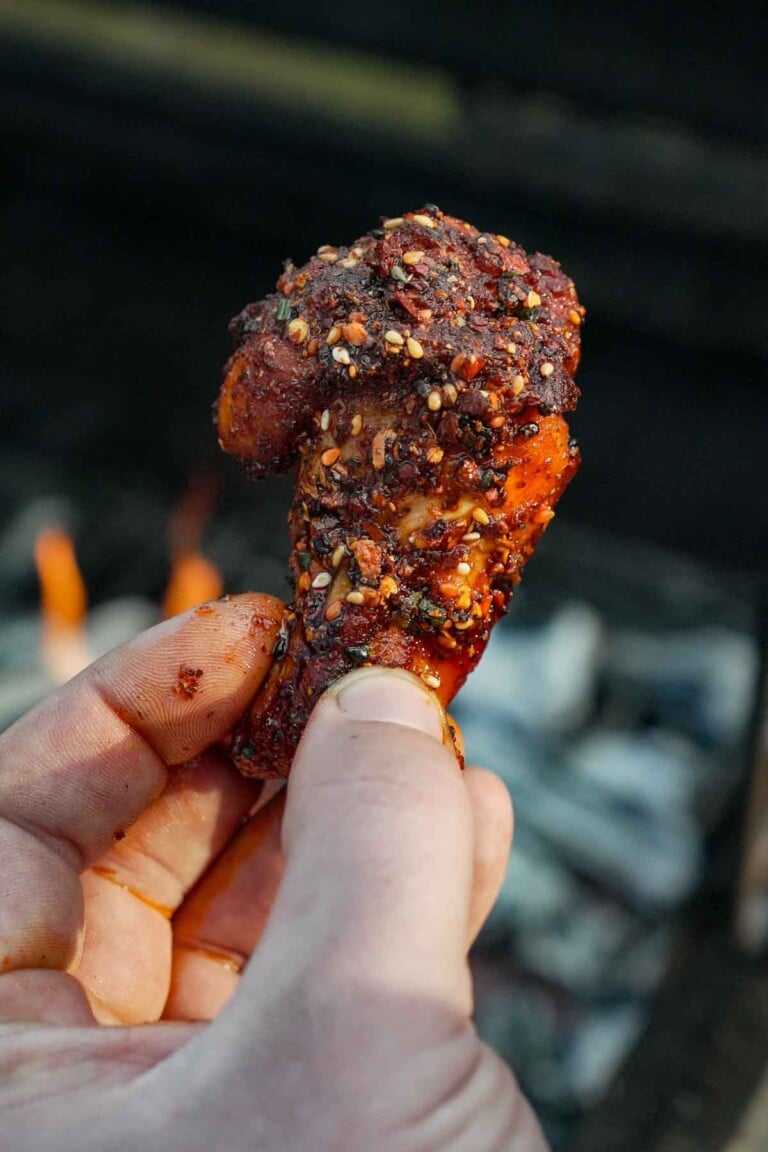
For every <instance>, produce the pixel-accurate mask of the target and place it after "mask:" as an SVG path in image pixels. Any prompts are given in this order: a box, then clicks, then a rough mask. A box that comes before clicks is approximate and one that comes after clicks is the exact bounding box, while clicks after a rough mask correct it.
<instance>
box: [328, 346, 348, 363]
mask: <svg viewBox="0 0 768 1152" xmlns="http://www.w3.org/2000/svg"><path fill="white" fill-rule="evenodd" d="M331 355H332V356H333V358H334V360H335V361H336V363H337V364H350V363H351V360H350V357H349V349H348V348H344V347H343V346H339V347H336V348H334V350H333V352H332V353H331Z"/></svg>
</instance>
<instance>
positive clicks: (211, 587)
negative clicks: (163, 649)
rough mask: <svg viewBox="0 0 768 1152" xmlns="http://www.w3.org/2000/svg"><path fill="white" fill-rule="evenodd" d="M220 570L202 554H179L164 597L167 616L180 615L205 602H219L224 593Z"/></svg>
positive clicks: (164, 613)
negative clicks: (218, 598)
mask: <svg viewBox="0 0 768 1152" xmlns="http://www.w3.org/2000/svg"><path fill="white" fill-rule="evenodd" d="M222 587H223V585H222V581H221V575H220V573H219V570H218V568H217V567H216V566H215V565H214V564H212V563H211V561H210V560H206V558H205V556H203V554H202V552H197V551H194V552H179V553H177V555H176V556H174V558H173V565H172V567H171V578H170V580H169V581H168V587H167V588H166V590H165V596H164V598H163V615H164V616H178V614H179V612H186V610H187V609H188V608H194V607H195V605H196V604H201V603H202V602H203V600H215V599H216V597H217V596H221V593H222Z"/></svg>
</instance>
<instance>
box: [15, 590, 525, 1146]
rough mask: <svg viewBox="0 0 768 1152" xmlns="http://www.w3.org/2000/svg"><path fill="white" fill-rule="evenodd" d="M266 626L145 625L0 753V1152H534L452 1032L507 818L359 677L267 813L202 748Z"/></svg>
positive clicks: (314, 727) (489, 779)
mask: <svg viewBox="0 0 768 1152" xmlns="http://www.w3.org/2000/svg"><path fill="white" fill-rule="evenodd" d="M281 612H282V608H281V606H280V605H279V604H278V603H277V602H276V601H273V600H270V599H269V598H267V597H262V596H253V595H249V596H242V597H236V598H233V599H231V600H229V601H221V602H217V603H215V604H212V605H210V606H204V607H203V608H201V609H197V610H195V611H193V612H190V613H187V614H186V615H184V616H182V617H178V618H177V619H175V620H173V621H169V622H167V623H165V624H163V625H159V626H158V627H157V628H155V629H152V630H151V631H150V632H148V633H145V634H143V635H142V636H140V637H139V638H138V639H137V640H135V641H133V642H132V643H131V644H128V645H126V646H125V647H124V648H122V649H119V650H117V651H116V652H113V653H111V654H109V655H108V656H106V657H104V658H103V659H102V660H100V661H99V662H98V663H96V664H95V665H93V666H92V667H90V668H89V669H87V670H86V671H85V672H84V673H83V674H82V675H81V676H79V677H78V678H77V679H76V680H74V681H72V682H70V683H69V684H67V685H66V686H65V687H64V688H62V689H61V690H60V691H59V692H58V693H56V694H55V695H54V696H53V697H51V698H50V699H49V700H47V701H46V702H44V703H43V704H42V705H41V706H40V707H39V708H38V709H36V710H35V711H34V712H32V713H30V714H29V715H28V716H26V717H25V718H24V719H22V720H21V721H20V722H19V723H18V724H17V725H15V726H14V727H13V728H12V729H10V730H9V731H8V732H7V733H5V734H4V736H3V737H2V738H0V877H2V879H0V887H1V888H2V902H1V903H0V969H2V972H3V974H2V975H0V1019H2V1020H4V1021H6V1023H4V1024H3V1025H2V1026H0V1110H1V1111H2V1114H3V1118H4V1119H3V1125H2V1128H0V1148H2V1149H9V1150H10V1149H13V1152H28V1150H31V1149H35V1150H36V1152H49V1150H50V1152H53V1150H54V1149H55V1150H56V1152H69V1150H72V1152H74V1150H75V1149H77V1150H78V1152H87V1150H88V1149H93V1150H96V1149H98V1150H99V1152H107V1150H110V1149H125V1150H128V1149H130V1150H133V1149H137V1150H138V1149H141V1150H142V1152H143V1150H144V1149H149V1148H163V1149H164V1150H166V1152H175V1150H177V1149H178V1152H195V1150H197V1149H200V1150H203V1149H205V1152H210V1150H211V1149H214V1148H216V1149H218V1148H222V1149H227V1150H228V1152H240V1150H243V1152H245V1150H246V1149H249V1150H250V1149H256V1148H257V1149H259V1150H260V1152H273V1150H274V1152H278V1149H279V1150H280V1152H284V1150H285V1149H290V1150H291V1152H305V1150H307V1152H309V1150H310V1149H311V1150H312V1152H321V1150H326V1152H331V1150H334V1152H336V1150H339V1152H341V1150H347V1149H349V1150H350V1152H351V1150H353V1149H354V1150H355V1152H359V1150H362V1149H365V1150H366V1152H427V1150H429V1152H464V1150H467V1152H470V1150H471V1152H545V1144H544V1141H543V1138H542V1136H541V1134H540V1131H539V1128H538V1125H537V1123H536V1121H535V1119H534V1117H533V1115H532V1113H531V1111H530V1109H529V1107H528V1105H527V1103H526V1101H525V1100H524V1098H523V1097H522V1095H521V1094H520V1092H519V1090H518V1089H517V1087H516V1085H515V1083H514V1080H513V1078H512V1076H511V1075H510V1074H509V1072H508V1070H507V1069H506V1066H505V1065H504V1064H503V1063H502V1062H501V1061H500V1060H498V1059H497V1057H496V1056H495V1055H494V1054H493V1053H492V1052H491V1051H490V1050H489V1049H487V1048H486V1047H485V1046H484V1045H482V1044H481V1043H480V1042H479V1040H478V1039H477V1036H476V1034H475V1032H474V1030H473V1028H472V1025H471V1022H470V1016H471V1009H472V993H471V980H470V976H469V970H468V967H467V963H466V954H467V949H468V946H469V943H470V941H471V939H472V938H473V936H474V934H475V933H476V931H477V930H478V928H479V926H480V924H481V923H482V921H483V920H484V918H485V916H486V915H487V913H488V911H489V909H490V906H491V904H492V902H493V899H494V897H495V895H496V892H497V889H498V885H499V883H500V881H501V877H502V875H503V872H504V868H505V864H506V857H507V853H508V849H509V842H510V837H511V810H510V807H509V801H508V798H507V796H506V792H505V791H504V789H503V787H502V785H501V784H500V783H499V782H498V781H497V780H496V778H495V777H493V776H491V775H490V774H489V773H486V772H483V771H481V770H479V769H469V770H468V771H467V772H465V773H460V772H459V771H458V768H457V764H456V759H455V756H454V755H453V752H452V750H451V749H450V748H449V747H448V746H446V744H445V743H444V739H443V732H444V724H443V718H442V715H441V713H440V711H439V709H438V707H437V706H436V704H435V702H434V698H433V697H432V695H431V694H430V693H428V692H427V691H426V690H425V689H424V688H423V687H422V686H421V685H420V684H419V682H418V681H417V680H416V679H415V678H413V677H410V676H409V675H408V674H405V673H396V672H394V673H393V672H386V671H383V670H380V669H367V670H363V671H361V672H358V673H355V674H353V675H352V676H350V677H347V678H345V679H344V680H342V681H340V682H339V683H338V684H337V685H336V686H335V687H334V688H333V689H332V690H331V692H329V693H327V694H326V696H325V697H324V698H323V700H322V701H321V702H320V703H319V704H318V706H317V708H316V709H315V712H314V713H313V716H312V718H311V720H310V723H309V725H308V727H307V730H306V733H305V736H304V739H303V740H302V743H301V745H300V748H299V751H298V754H297V757H296V760H295V763H294V767H293V771H292V775H291V779H290V781H289V785H288V788H287V798H285V799H284V794H281V795H279V796H277V797H273V798H272V799H270V800H269V801H268V802H267V801H266V795H267V793H266V792H261V793H260V785H258V784H257V783H255V782H253V781H248V780H245V779H243V778H242V777H241V776H239V775H238V774H237V773H236V772H235V771H234V770H233V769H232V767H231V766H230V765H229V763H228V762H227V761H226V760H225V759H224V757H223V756H221V755H220V754H219V753H218V752H217V751H216V750H215V749H213V748H212V747H211V745H213V744H214V743H215V742H216V741H217V740H218V739H219V738H220V737H221V736H222V735H223V734H224V733H225V732H226V731H227V730H228V729H229V728H230V727H231V725H232V724H233V722H234V721H235V719H236V718H237V717H238V716H239V715H240V713H241V712H242V711H243V710H244V708H245V706H246V704H247V703H248V701H249V700H250V698H251V697H252V696H253V694H254V693H255V691H256V690H257V688H258V686H259V684H260V683H261V681H262V680H263V678H264V676H265V675H266V672H267V671H268V668H269V664H270V661H271V651H272V647H273V645H274V641H275V638H276V635H277V630H278V627H279V621H280V616H281ZM169 766H173V767H171V768H170V770H169ZM259 803H260V804H261V805H262V806H261V807H260V808H259V810H258V811H257V812H256V814H255V815H252V816H251V818H250V819H248V820H247V822H244V821H246V818H247V817H248V814H249V813H252V812H253V810H254V808H255V807H257V806H258V804H259ZM249 958H250V959H249ZM246 960H248V963H247V966H246V967H245V968H244V970H243V971H242V975H241V974H240V973H241V969H242V968H243V966H244V964H245V961H246ZM98 1023H107V1024H110V1023H111V1024H122V1025H124V1026H123V1027H98V1026H97V1025H98Z"/></svg>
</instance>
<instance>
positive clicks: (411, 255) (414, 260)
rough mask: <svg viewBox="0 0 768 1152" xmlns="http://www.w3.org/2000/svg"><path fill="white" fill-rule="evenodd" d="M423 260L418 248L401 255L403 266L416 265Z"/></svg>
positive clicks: (422, 254)
mask: <svg viewBox="0 0 768 1152" xmlns="http://www.w3.org/2000/svg"><path fill="white" fill-rule="evenodd" d="M423 259H424V253H423V252H420V251H419V249H418V248H413V249H412V250H411V251H410V252H405V253H404V254H403V264H418V263H419V261H420V260H423Z"/></svg>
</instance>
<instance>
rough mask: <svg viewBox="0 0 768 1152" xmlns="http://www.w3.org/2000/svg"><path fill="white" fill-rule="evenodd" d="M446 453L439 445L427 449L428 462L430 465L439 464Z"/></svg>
mask: <svg viewBox="0 0 768 1152" xmlns="http://www.w3.org/2000/svg"><path fill="white" fill-rule="evenodd" d="M444 455H445V453H444V452H443V450H442V448H440V447H439V445H437V444H433V445H432V446H431V447H430V448H427V460H428V462H429V463H430V464H439V463H440V461H441V460H442V458H443V456H444Z"/></svg>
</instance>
